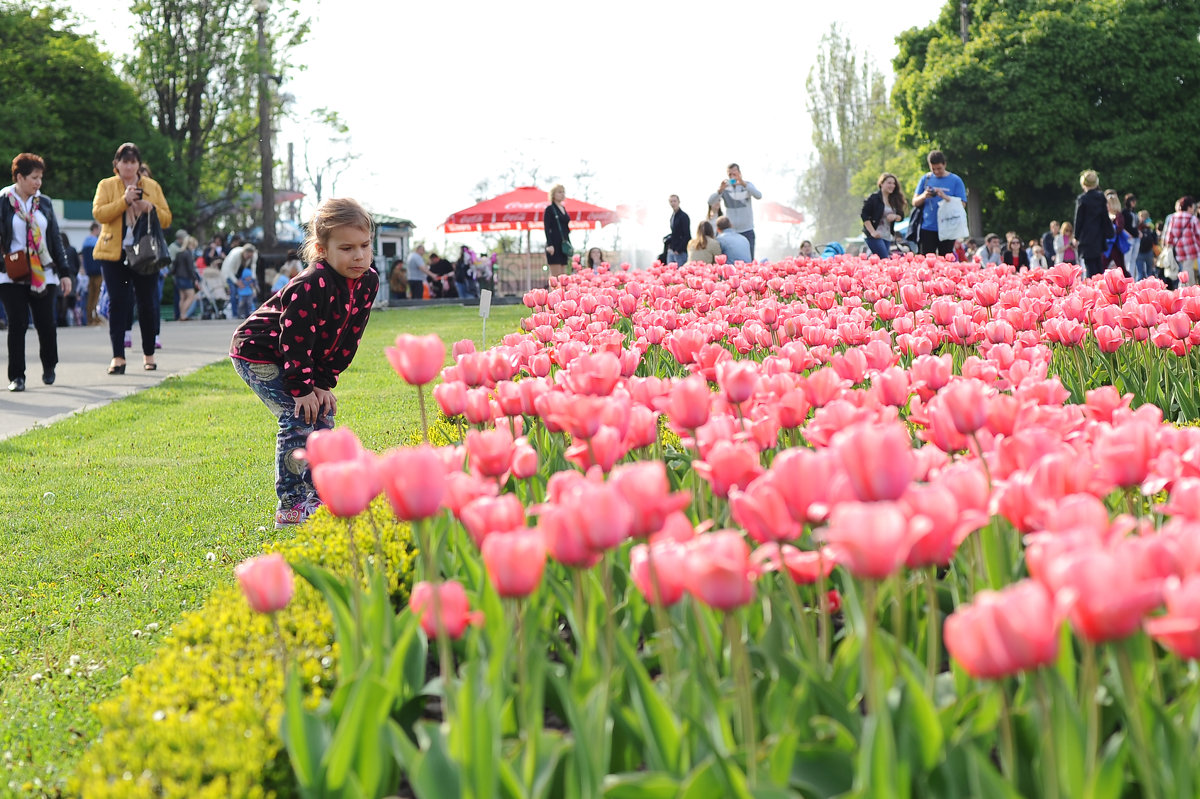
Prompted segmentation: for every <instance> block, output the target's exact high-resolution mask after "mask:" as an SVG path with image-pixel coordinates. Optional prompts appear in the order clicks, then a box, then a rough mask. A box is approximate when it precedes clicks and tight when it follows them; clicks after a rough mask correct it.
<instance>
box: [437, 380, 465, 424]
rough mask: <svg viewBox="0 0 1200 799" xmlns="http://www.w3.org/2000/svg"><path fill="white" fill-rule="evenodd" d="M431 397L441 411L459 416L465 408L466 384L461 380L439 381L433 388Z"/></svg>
mask: <svg viewBox="0 0 1200 799" xmlns="http://www.w3.org/2000/svg"><path fill="white" fill-rule="evenodd" d="M433 399H434V400H435V401H436V402H437V404H438V407H440V408H441V409H442V413H444V414H446V415H447V416H451V417H453V416H460V415H462V413H463V412H464V411H465V410H466V409H467V384H466V383H463V382H461V381H455V382H453V383H439V384H438V385H436V386H435V387H434V389H433Z"/></svg>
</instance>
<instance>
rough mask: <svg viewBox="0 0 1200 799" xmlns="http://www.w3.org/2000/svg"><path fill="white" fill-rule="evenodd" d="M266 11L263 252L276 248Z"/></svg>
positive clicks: (262, 38) (261, 116) (261, 43)
mask: <svg viewBox="0 0 1200 799" xmlns="http://www.w3.org/2000/svg"><path fill="white" fill-rule="evenodd" d="M266 17H267V12H266V11H259V12H258V152H259V155H260V156H261V158H262V228H263V237H262V244H263V249H265V250H271V249H274V247H275V184H274V182H273V173H274V169H275V159H274V156H273V155H272V154H271V100H270V96H269V92H268V85H267V35H266V32H265V29H264V26H265V24H266Z"/></svg>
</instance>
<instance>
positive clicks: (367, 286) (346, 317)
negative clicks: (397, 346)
mask: <svg viewBox="0 0 1200 799" xmlns="http://www.w3.org/2000/svg"><path fill="white" fill-rule="evenodd" d="M378 291H379V273H378V272H376V271H375V269H374V267H373V266H372V268H371V269H368V270H367V271H366V273H365V274H364V275H363V276H362V277H360V278H358V279H357V280H348V279H346V278H344V277H342V276H341V275H339V274H338V273H337V272H335V271H334V270H333V267H331V266H329V265H328V264H326V263H324V262H322V261H318V262H317V263H315V264H313V265H312V266H310V267H308V268H307V269H305V270H304V271H303V272H301V273H300V274H298V275H296V277H294V278H292V280H291V282H290V283H288V284H287V285H286V286H284V287H283V288H282V289H280V290H279V291H278V292H276V293H275V295H274V296H272V297H271V299H269V300H267V301H266V302H265V303H263V304H262V306H261V307H259V308H258V310H256V311H255V312H254V313H252V314H250V316H249V317H248V318H247V319H246V321H244V322H242V324H241V325H239V326H238V329H237V330H236V331H235V332H234V334H233V344H232V345H231V347H230V351H229V354H230V356H231V357H233V358H240V359H242V360H244V361H250V362H251V363H273V364H277V365H279V366H280V367H281V368H282V369H283V384H284V387H285V388H286V389H287V391H288V393H290V394H291V395H292V396H293V397H303V396H306V395H308V394H311V393H312V392H313V389H314V388H322V389H325V390H327V391H328V390H331V389H333V387H334V386H336V385H337V377H338V375H339V374H341V373H342V372H343V371H344V370H345V369H346V367H348V366H349V365H350V362H351V361H352V360H354V353H355V352H357V351H358V342H359V339H361V338H362V334H363V330H365V329H366V327H367V321H368V320H369V319H370V317H371V303H373V302H374V301H375V294H376V292H378Z"/></svg>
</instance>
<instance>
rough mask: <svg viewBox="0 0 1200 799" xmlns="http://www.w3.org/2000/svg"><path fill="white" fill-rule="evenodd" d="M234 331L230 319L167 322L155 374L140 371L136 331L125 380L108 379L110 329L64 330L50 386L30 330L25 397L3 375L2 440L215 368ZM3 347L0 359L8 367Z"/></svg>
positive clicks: (0, 403) (3, 334)
mask: <svg viewBox="0 0 1200 799" xmlns="http://www.w3.org/2000/svg"><path fill="white" fill-rule="evenodd" d="M235 327H237V322H235V321H233V320H228V319H212V320H203V321H201V320H195V321H191V322H163V323H162V342H163V348H162V349H161V350H159V351H158V352H157V353H156V354H155V360H157V361H158V371H155V372H147V371H145V370H143V369H142V354H141V349H140V342H141V339H140V338H139V335H140V334H139V332H138V330H137V328H136V327H135V328H134V331H133V337H134V341H135V342H137V343H138V348H137V349H128V350H126V352H125V355H126V358H127V359H128V363H129V366H128V367H127V368H126V370H125V374H123V375H109V374H107V369H108V362H109V360H110V359H111V358H112V349H111V345H110V344H109V341H108V327H107V326H98V327H60V328H59V329H58V357H59V363H58V369H57V370H56V371H57V375H58V377H57V379H56V380H55V382H54V385H52V386H47V385H43V383H42V365H41V362H40V361H39V360H38V339H37V332H36V331H34V330H30V331H29V332H28V334H27V336H26V338H25V360H26V375H25V391H23V392H17V393H13V392H9V391H5V390H4V388H5V387H6V386H7V385H8V377H7V373H6V372H0V377H2V378H3V382H2V383H0V440H2V439H5V438H9V437H10V436H14V435H17V434H18V433H23V432H25V431H26V430H30V429H32V428H34V427H39V426H43V425H47V424H50V423H51V422H53V421H55V420H56V419H60V418H62V417H63V416H67V415H70V414H72V413H78V412H79V411H83V410H87V409H88V408H95V407H98V406H100V405H104V404H106V403H108V402H112V401H113V400H115V399H119V398H121V397H124V396H128V395H129V394H132V393H134V392H135V391H140V390H141V389H143V388H149V387H150V386H153V385H157V384H158V383H161V382H162V381H163V380H165V379H166V378H168V377H171V376H172V375H183V374H188V373H189V372H194V371H196V370H197V369H199V368H200V367H202V366H207V365H208V364H210V363H215V362H216V361H219V360H221V359H222V358H224V357H226V355H227V354H228V352H229V341H230V339H231V338H232V336H233V330H234V328H235ZM7 335H8V331H0V341H3V340H4V339H5V337H6V336H7ZM2 347H3V345H0V358H2V359H3V360H4V362H5V363H6V364H7V357H6V356H5V355H4V350H3V348H2Z"/></svg>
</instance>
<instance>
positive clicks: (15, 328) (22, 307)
mask: <svg viewBox="0 0 1200 799" xmlns="http://www.w3.org/2000/svg"><path fill="white" fill-rule="evenodd" d="M0 302H2V303H3V304H4V312H5V313H6V314H7V315H8V379H9V380H16V379H17V378H21V379H22V380H24V379H25V334H26V333H27V332H28V331H29V316H30V314H29V312H30V311H31V310H32V311H33V326H34V328H35V329H36V330H37V334H38V345H39V347H40V348H41V352H40V355H41V359H42V374H47V373H49V372H52V371H54V367H56V366H58V326H57V325H56V324H55V319H54V315H55V310H56V309H57V306H58V284H56V283H50V284H48V285H47V286H46V290H45V291H42V292H40V293H37V294H35V293H34V292H33V289H32V288H31V287H30V286H29V285H28V284H26V283H0Z"/></svg>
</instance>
